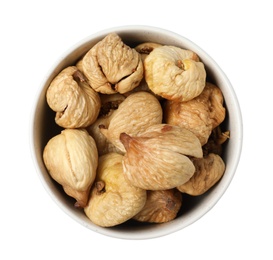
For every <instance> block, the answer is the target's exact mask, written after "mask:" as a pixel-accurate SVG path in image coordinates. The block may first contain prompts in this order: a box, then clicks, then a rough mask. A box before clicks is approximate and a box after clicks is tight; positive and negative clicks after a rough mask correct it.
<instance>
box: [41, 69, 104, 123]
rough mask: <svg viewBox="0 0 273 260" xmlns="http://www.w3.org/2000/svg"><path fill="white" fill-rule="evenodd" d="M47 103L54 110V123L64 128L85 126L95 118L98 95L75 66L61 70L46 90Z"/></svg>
mask: <svg viewBox="0 0 273 260" xmlns="http://www.w3.org/2000/svg"><path fill="white" fill-rule="evenodd" d="M46 99H47V103H48V105H49V106H50V108H51V109H52V110H53V111H55V112H56V117H55V121H56V123H57V124H58V125H59V126H61V127H64V128H81V127H86V126H88V125H90V124H92V123H93V122H95V120H96V119H97V116H98V114H99V110H100V97H99V95H98V93H97V92H95V91H94V90H93V89H92V88H91V87H90V86H89V85H88V83H87V82H86V78H85V77H84V75H83V74H82V73H81V72H80V71H79V70H78V69H77V67H75V66H70V67H67V68H65V69H64V70H62V71H61V72H60V73H59V74H58V75H57V76H56V77H55V78H54V79H53V80H52V82H51V84H50V86H49V87H48V89H47V92H46Z"/></svg>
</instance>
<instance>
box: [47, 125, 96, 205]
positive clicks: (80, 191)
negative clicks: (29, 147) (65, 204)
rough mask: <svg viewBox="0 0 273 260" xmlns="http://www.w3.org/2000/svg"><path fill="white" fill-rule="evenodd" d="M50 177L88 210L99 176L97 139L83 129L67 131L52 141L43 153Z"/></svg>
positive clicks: (77, 203)
mask: <svg viewBox="0 0 273 260" xmlns="http://www.w3.org/2000/svg"><path fill="white" fill-rule="evenodd" d="M43 159H44V163H45V166H46V168H47V169H48V172H49V174H50V176H51V177H52V178H53V179H54V180H55V181H56V182H58V183H59V184H61V185H62V186H63V189H64V191H65V192H66V193H67V194H68V195H69V196H71V197H73V198H75V199H76V200H77V202H76V204H75V206H77V207H85V206H86V203H87V200H88V197H89V191H90V188H91V185H92V184H93V182H94V180H95V177H96V169H97V165H98V152H97V148H96V144H95V141H94V139H93V138H92V137H91V136H90V135H89V134H88V133H87V131H86V130H83V129H65V130H63V131H62V132H61V133H60V134H58V135H56V136H54V137H53V138H51V139H50V140H49V141H48V143H47V145H46V146H45V148H44V151H43Z"/></svg>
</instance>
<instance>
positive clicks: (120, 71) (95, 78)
mask: <svg viewBox="0 0 273 260" xmlns="http://www.w3.org/2000/svg"><path fill="white" fill-rule="evenodd" d="M80 66H81V68H82V70H83V71H84V74H85V76H86V77H87V78H88V81H89V84H90V85H91V86H92V88H94V89H95V90H96V91H97V92H100V93H104V94H113V93H116V92H119V93H125V92H128V91H130V90H132V89H133V88H135V87H136V86H137V85H139V83H140V81H141V79H142V78H143V63H142V60H141V56H140V54H139V53H138V52H137V51H136V50H135V49H133V48H130V47H129V46H127V45H126V44H124V43H123V41H122V40H121V38H120V37H119V36H118V35H117V34H115V33H110V34H108V35H107V36H106V37H105V38H104V39H102V40H101V41H99V42H98V43H97V44H96V45H95V46H93V47H92V48H91V49H90V50H89V51H88V52H87V53H86V55H85V56H84V57H83V60H82V64H80Z"/></svg>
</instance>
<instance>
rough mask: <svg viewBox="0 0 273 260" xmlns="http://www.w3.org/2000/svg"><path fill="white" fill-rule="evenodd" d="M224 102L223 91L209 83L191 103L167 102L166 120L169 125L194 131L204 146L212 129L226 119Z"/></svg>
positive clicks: (165, 109)
mask: <svg viewBox="0 0 273 260" xmlns="http://www.w3.org/2000/svg"><path fill="white" fill-rule="evenodd" d="M223 102H224V99H223V95H222V92H221V90H220V89H219V88H218V87H217V86H215V85H214V84H211V83H208V82H207V83H206V87H205V88H204V90H203V92H202V93H201V94H200V95H199V96H197V97H196V98H194V99H192V100H190V101H187V102H181V101H172V100H167V101H166V103H165V107H164V119H165V122H166V123H167V124H171V125H178V126H181V127H184V128H186V129H188V130H190V131H192V132H193V133H194V134H195V135H196V136H197V137H198V138H199V140H200V142H201V144H202V145H204V144H205V143H207V141H208V138H209V136H210V134H211V131H212V129H214V128H215V127H217V126H218V125H220V124H221V123H222V122H223V121H224V119H225V113H226V110H225V108H224V106H223Z"/></svg>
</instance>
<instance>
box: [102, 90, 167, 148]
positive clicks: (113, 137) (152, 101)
mask: <svg viewBox="0 0 273 260" xmlns="http://www.w3.org/2000/svg"><path fill="white" fill-rule="evenodd" d="M162 116H163V115H162V108H161V105H160V103H159V101H158V100H157V99H156V98H155V96H154V95H152V94H149V93H148V92H144V91H140V92H136V93H133V94H131V95H129V96H128V97H127V98H126V99H125V100H124V101H123V102H122V103H121V104H120V105H119V107H118V109H117V110H116V111H115V114H114V115H113V116H112V117H111V121H110V123H109V126H108V127H107V126H101V132H102V133H103V134H104V135H105V136H106V138H107V139H108V140H109V141H110V142H111V143H113V144H114V145H115V146H116V147H117V148H118V149H119V150H120V151H121V152H123V153H125V148H124V146H123V144H122V143H121V141H120V139H119V137H120V134H121V133H123V132H125V133H127V134H130V135H137V134H139V133H141V132H143V131H145V130H146V128H147V127H149V126H151V125H154V124H159V123H161V122H162Z"/></svg>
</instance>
